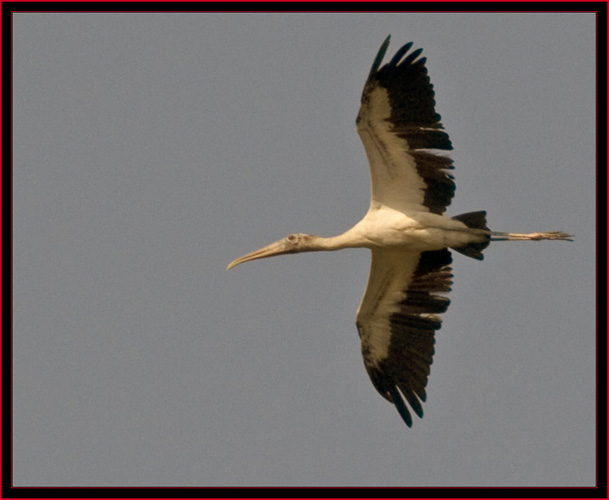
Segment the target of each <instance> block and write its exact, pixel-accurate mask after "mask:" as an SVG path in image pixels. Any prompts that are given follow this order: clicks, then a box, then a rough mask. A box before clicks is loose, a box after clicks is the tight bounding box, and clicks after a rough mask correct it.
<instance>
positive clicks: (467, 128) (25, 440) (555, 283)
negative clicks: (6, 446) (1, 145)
mask: <svg viewBox="0 0 609 500" xmlns="http://www.w3.org/2000/svg"><path fill="white" fill-rule="evenodd" d="M389 33H391V35H392V44H391V46H390V48H389V51H388V52H389V53H388V56H390V55H392V54H393V53H394V52H395V50H397V49H398V48H399V47H400V46H401V45H402V44H404V43H406V42H408V41H414V43H415V45H416V46H417V47H422V48H423V49H424V55H425V56H427V58H428V68H429V71H430V75H431V78H432V82H433V84H434V86H435V90H436V103H437V110H438V112H439V113H440V114H441V115H442V117H443V123H444V125H445V127H446V129H447V131H448V132H449V134H450V136H451V139H452V141H453V145H454V147H455V150H454V153H453V158H454V160H455V166H456V170H455V175H456V181H457V192H456V197H455V199H454V201H453V204H452V206H451V207H449V208H450V211H449V213H450V214H458V213H461V212H466V211H471V210H479V209H486V210H487V211H488V218H489V222H490V226H491V228H493V229H496V230H501V231H516V232H525V231H535V230H564V231H568V232H572V233H575V234H576V238H575V241H574V242H573V243H564V242H533V243H530V242H525V243H518V242H505V243H495V244H493V245H491V246H490V248H488V250H487V251H486V252H485V253H486V258H485V260H484V261H483V262H478V261H475V260H472V259H468V258H466V257H463V256H461V255H456V256H455V258H454V266H453V267H454V274H455V279H454V281H455V283H454V287H453V292H452V293H451V299H452V305H451V307H450V308H449V310H448V312H447V313H446V314H445V315H444V325H443V328H442V330H440V332H439V334H438V335H437V342H436V355H435V358H434V364H433V366H432V371H431V376H430V379H429V385H428V402H427V403H426V404H425V417H424V418H423V419H422V420H419V419H417V420H416V421H415V422H414V426H413V428H412V429H409V428H407V427H406V426H405V425H404V423H403V422H402V420H401V419H400V417H399V415H398V413H397V411H396V410H395V409H394V407H393V406H392V405H391V404H389V403H387V402H386V401H385V400H383V399H382V398H381V397H380V396H379V395H378V394H377V392H376V391H375V389H374V388H373V387H372V384H371V383H370V380H369V378H368V375H367V374H366V371H365V369H364V366H363V363H362V359H361V354H360V346H359V340H358V336H357V332H356V328H355V324H354V322H355V311H356V309H357V306H358V304H359V301H360V299H361V296H362V294H363V291H364V287H365V285H366V279H367V275H368V266H369V252H368V251H367V250H344V251H342V252H337V253H329V254H324V253H319V254H305V255H298V256H286V257H277V258H276V259H271V260H263V261H257V262H253V263H248V264H245V265H243V266H240V267H238V268H236V269H233V270H231V271H226V270H225V267H226V265H227V264H228V263H229V262H230V261H231V260H232V259H234V258H236V257H238V256H240V255H242V254H244V253H246V252H249V251H251V250H254V249H256V248H258V247H260V246H263V245H265V244H267V243H270V242H271V241H274V240H276V239H279V238H280V237H283V236H285V235H286V234H288V233H291V232H309V233H315V234H320V235H324V236H331V235H335V234H338V233H340V232H343V231H344V230H346V229H348V228H349V227H351V225H353V224H354V223H355V222H357V221H358V220H359V219H360V218H361V217H362V216H363V215H364V213H365V212H366V210H367V208H368V196H369V179H368V167H367V161H366V157H365V154H364V150H363V147H362V146H361V144H360V142H359V138H358V136H357V134H356V132H355V124H354V121H355V117H356V114H357V110H358V106H359V98H360V93H361V90H362V87H363V84H364V81H365V78H366V76H367V74H368V71H369V70H370V66H371V64H372V61H373V58H374V56H375V54H376V52H377V50H378V48H379V46H380V45H381V43H382V41H383V39H384V38H385V37H386V36H387V34H389ZM14 42H15V45H14V52H13V56H14V60H13V74H14V80H13V84H14V87H13V88H14V104H15V107H14V115H13V116H14V143H13V147H14V171H13V173H14V178H13V192H14V215H13V220H14V235H13V245H14V246H13V252H14V253H13V257H14V274H13V286H14V324H13V341H14V345H13V357H14V372H13V374H14V381H13V382H14V385H13V387H14V393H13V424H14V442H13V456H14V470H13V474H14V475H13V479H14V484H15V485H17V486H26V485H29V486H39V485H87V486H90V485H102V486H103V485H115V486H120V485H165V486H172V485H192V486H197V485H203V486H217V485H242V486H247V485H259V486H264V485H271V486H283V485H288V486H290V485H299V486H307V485H319V486H325V485H331V486H349V485H370V486H376V485H378V486H484V485H489V486H582V485H588V486H589V485H593V484H594V482H595V363H594V353H595V86H594V77H595V45H594V44H595V18H594V16H593V15H592V14H573V15H566V14H553V15H548V14H520V15H516V14H478V15H475V14H384V15H380V14H379V15H373V14H316V15H314V14H272V15H269V14H17V15H15V16H14Z"/></svg>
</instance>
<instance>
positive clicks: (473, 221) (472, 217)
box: [453, 210, 504, 260]
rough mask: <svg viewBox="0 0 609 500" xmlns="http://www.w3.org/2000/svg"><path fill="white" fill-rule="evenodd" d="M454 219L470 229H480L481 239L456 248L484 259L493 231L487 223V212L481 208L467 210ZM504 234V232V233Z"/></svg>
mask: <svg viewBox="0 0 609 500" xmlns="http://www.w3.org/2000/svg"><path fill="white" fill-rule="evenodd" d="M453 219H455V220H458V221H460V222H463V224H465V225H466V226H467V227H469V228H470V229H480V230H481V231H480V233H479V234H480V238H479V241H476V242H472V243H468V244H467V245H465V246H462V247H457V248H454V250H456V251H457V252H459V253H462V254H463V255H467V256H468V257H471V258H472V259H477V260H482V259H483V258H484V255H482V251H483V250H484V249H485V248H486V247H487V246H488V245H489V243H490V242H491V235H492V234H493V232H492V231H491V230H490V229H489V228H488V226H487V225H486V212H485V211H484V210H480V211H478V212H467V213H465V214H461V215H455V216H454V217H453ZM502 234H504V233H502Z"/></svg>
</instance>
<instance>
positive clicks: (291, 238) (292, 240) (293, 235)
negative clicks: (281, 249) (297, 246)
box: [288, 234, 298, 243]
mask: <svg viewBox="0 0 609 500" xmlns="http://www.w3.org/2000/svg"><path fill="white" fill-rule="evenodd" d="M297 239H298V238H297V237H296V235H295V234H290V236H288V241H289V242H290V243H294V242H295V241H296V240H297Z"/></svg>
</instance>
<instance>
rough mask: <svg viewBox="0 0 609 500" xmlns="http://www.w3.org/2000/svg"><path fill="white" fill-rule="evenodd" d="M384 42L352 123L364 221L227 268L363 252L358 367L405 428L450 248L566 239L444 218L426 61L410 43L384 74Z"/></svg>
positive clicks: (445, 182) (417, 399)
mask: <svg viewBox="0 0 609 500" xmlns="http://www.w3.org/2000/svg"><path fill="white" fill-rule="evenodd" d="M389 40H390V36H388V37H387V39H386V40H385V41H384V43H383V45H382V46H381V48H380V49H379V51H378V54H377V55H376V58H375V59H374V63H373V64H372V69H371V70H370V74H369V76H368V79H367V81H366V84H365V86H364V91H363V94H362V98H361V107H360V110H359V114H358V116H357V120H356V124H357V132H358V134H359V136H360V138H361V140H362V142H363V144H364V148H365V149H366V155H367V156H368V161H369V163H370V175H371V177H372V198H371V201H370V208H369V209H368V212H367V213H366V215H365V216H364V218H363V219H362V220H361V221H360V222H358V223H357V224H356V225H355V226H353V227H352V228H351V229H349V230H348V231H346V232H345V233H343V234H341V235H339V236H335V237H333V238H322V237H320V236H315V235H310V234H291V235H289V236H287V237H285V238H283V239H281V240H279V241H277V242H275V243H271V244H270V245H268V246H265V247H264V248H261V249H259V250H256V251H254V252H251V253H248V254H247V255H244V256H243V257H240V258H238V259H236V260H234V261H232V262H231V263H230V264H229V265H228V267H227V269H230V268H232V267H235V266H236V265H238V264H241V263H243V262H247V261H250V260H254V259H262V258H266V257H272V256H274V255H281V254H288V253H298V252H314V251H321V250H340V249H341V248H353V247H355V248H360V247H365V248H369V249H370V250H371V251H372V266H371V269H370V275H369V278H368V285H367V288H366V291H365V293H364V298H363V299H362V302H361V304H360V306H359V309H358V311H357V317H356V325H357V330H358V332H359V337H360V340H361V348H362V355H363V357H364V365H365V367H366V370H367V371H368V375H369V376H370V378H371V380H372V384H373V385H374V387H375V388H376V389H377V391H378V392H379V393H380V394H381V396H383V397H384V398H385V399H386V400H388V401H389V402H391V403H393V404H394V405H395V406H396V408H397V410H398V412H399V413H400V415H401V417H402V419H403V420H404V422H405V423H406V425H408V426H409V427H411V426H412V417H411V415H410V411H409V408H408V407H407V405H406V402H407V403H408V405H410V408H411V409H412V410H413V411H414V412H415V413H416V414H417V415H418V416H419V417H423V408H422V406H421V403H422V402H424V401H425V400H426V397H427V396H426V392H425V387H426V385H427V377H428V375H429V368H430V365H431V362H432V356H433V354H434V343H435V340H434V334H435V332H436V330H438V329H439V328H440V326H441V319H440V317H439V316H438V314H440V313H443V312H445V311H446V309H447V308H448V305H449V303H450V300H449V299H448V298H447V297H446V295H445V294H446V293H447V292H449V291H450V290H451V285H452V274H451V267H450V265H451V262H452V257H451V253H450V250H449V249H453V250H456V251H457V252H460V253H462V254H464V255H466V256H468V257H472V258H474V259H478V260H482V258H483V255H482V251H483V250H484V249H485V248H486V247H487V246H488V245H489V242H490V241H493V240H533V241H536V240H571V235H568V234H566V233H563V232H559V231H555V232H542V233H530V234H517V233H501V232H495V231H490V230H489V228H488V227H487V225H486V212H484V211H479V212H470V213H465V214H462V215H457V216H455V217H447V216H446V215H442V214H443V213H444V211H445V209H446V207H447V206H448V205H449V204H450V202H451V199H452V197H453V194H454V192H455V183H454V180H453V176H452V175H451V173H450V171H451V170H452V169H453V168H454V167H453V163H452V160H451V159H450V158H448V157H447V156H445V155H443V154H442V153H441V151H446V150H450V149H452V145H451V142H450V139H449V137H448V134H447V133H446V132H445V131H444V128H443V127H442V124H441V123H440V115H438V114H437V113H436V112H435V109H434V105H435V102H434V91H433V86H432V85H431V83H430V80H429V76H428V74H427V68H426V67H425V61H426V59H425V58H424V57H419V56H420V54H421V52H422V50H421V49H417V50H414V51H412V52H410V53H409V54H408V52H409V50H410V49H411V47H412V42H411V43H408V44H406V45H404V46H403V47H402V48H401V49H399V50H398V51H397V52H396V54H395V56H393V58H392V59H391V61H389V63H387V64H385V65H384V66H382V67H381V62H382V60H383V57H384V56H385V52H386V50H387V47H388V45H389ZM407 54H408V55H407Z"/></svg>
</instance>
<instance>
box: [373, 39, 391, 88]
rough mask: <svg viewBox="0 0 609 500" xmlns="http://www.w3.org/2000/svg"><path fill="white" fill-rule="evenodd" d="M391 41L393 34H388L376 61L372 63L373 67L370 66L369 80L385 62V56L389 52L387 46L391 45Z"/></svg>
mask: <svg viewBox="0 0 609 500" xmlns="http://www.w3.org/2000/svg"><path fill="white" fill-rule="evenodd" d="M390 41H391V35H387V38H385V41H384V42H383V44H382V45H381V48H380V49H379V51H378V52H377V53H376V57H375V58H374V62H373V63H372V68H370V74H369V75H368V80H370V79H371V78H372V77H373V76H374V75H375V74H376V72H377V71H378V69H379V68H380V67H381V63H382V62H383V58H384V57H385V53H386V52H387V47H389V42H390Z"/></svg>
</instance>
